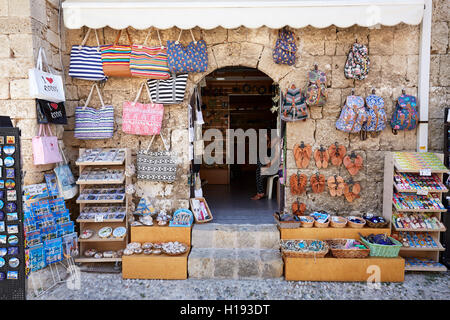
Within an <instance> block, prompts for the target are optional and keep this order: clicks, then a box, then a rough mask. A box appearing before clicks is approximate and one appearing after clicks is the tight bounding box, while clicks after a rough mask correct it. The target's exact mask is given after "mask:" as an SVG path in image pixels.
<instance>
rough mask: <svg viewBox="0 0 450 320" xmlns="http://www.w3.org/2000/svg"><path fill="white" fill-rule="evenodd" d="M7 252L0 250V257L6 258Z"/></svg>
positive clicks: (3, 249)
mask: <svg viewBox="0 0 450 320" xmlns="http://www.w3.org/2000/svg"><path fill="white" fill-rule="evenodd" d="M6 253H7V250H6V248H0V257H4V256H6Z"/></svg>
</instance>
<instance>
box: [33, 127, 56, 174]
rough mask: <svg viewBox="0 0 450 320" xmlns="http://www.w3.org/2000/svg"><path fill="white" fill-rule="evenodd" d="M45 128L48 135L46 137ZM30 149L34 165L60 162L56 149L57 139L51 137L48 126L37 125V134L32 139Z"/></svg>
mask: <svg viewBox="0 0 450 320" xmlns="http://www.w3.org/2000/svg"><path fill="white" fill-rule="evenodd" d="M45 128H47V129H48V131H49V133H50V135H48V136H47V134H46V133H45ZM42 134H44V135H42ZM32 149H33V160H34V164H35V165H40V164H49V163H56V162H61V161H62V158H61V154H60V153H59V148H58V138H57V137H55V136H53V135H52V131H51V129H50V126H49V125H48V124H41V125H39V134H38V135H37V136H34V137H33V139H32Z"/></svg>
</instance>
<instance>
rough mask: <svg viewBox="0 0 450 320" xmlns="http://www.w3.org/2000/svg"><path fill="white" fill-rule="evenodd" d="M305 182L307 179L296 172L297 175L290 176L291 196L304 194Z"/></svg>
mask: <svg viewBox="0 0 450 320" xmlns="http://www.w3.org/2000/svg"><path fill="white" fill-rule="evenodd" d="M307 182H308V178H307V177H306V175H304V174H300V173H298V172H297V174H293V175H291V177H290V178H289V184H290V188H291V194H293V195H300V194H302V193H304V192H305V191H306V184H307Z"/></svg>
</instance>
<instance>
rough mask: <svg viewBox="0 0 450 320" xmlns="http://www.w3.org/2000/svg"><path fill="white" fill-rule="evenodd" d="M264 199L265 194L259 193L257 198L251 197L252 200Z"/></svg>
mask: <svg viewBox="0 0 450 320" xmlns="http://www.w3.org/2000/svg"><path fill="white" fill-rule="evenodd" d="M262 198H264V193H258V194H257V195H256V196H253V197H251V199H252V200H261V199H262Z"/></svg>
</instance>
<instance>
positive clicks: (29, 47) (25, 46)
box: [9, 34, 33, 57]
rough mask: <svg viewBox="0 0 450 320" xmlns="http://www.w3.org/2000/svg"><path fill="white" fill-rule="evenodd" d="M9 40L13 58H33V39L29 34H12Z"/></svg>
mask: <svg viewBox="0 0 450 320" xmlns="http://www.w3.org/2000/svg"><path fill="white" fill-rule="evenodd" d="M9 39H10V45H11V51H12V54H13V56H14V57H32V56H33V37H32V35H31V34H12V35H10V36H9Z"/></svg>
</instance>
